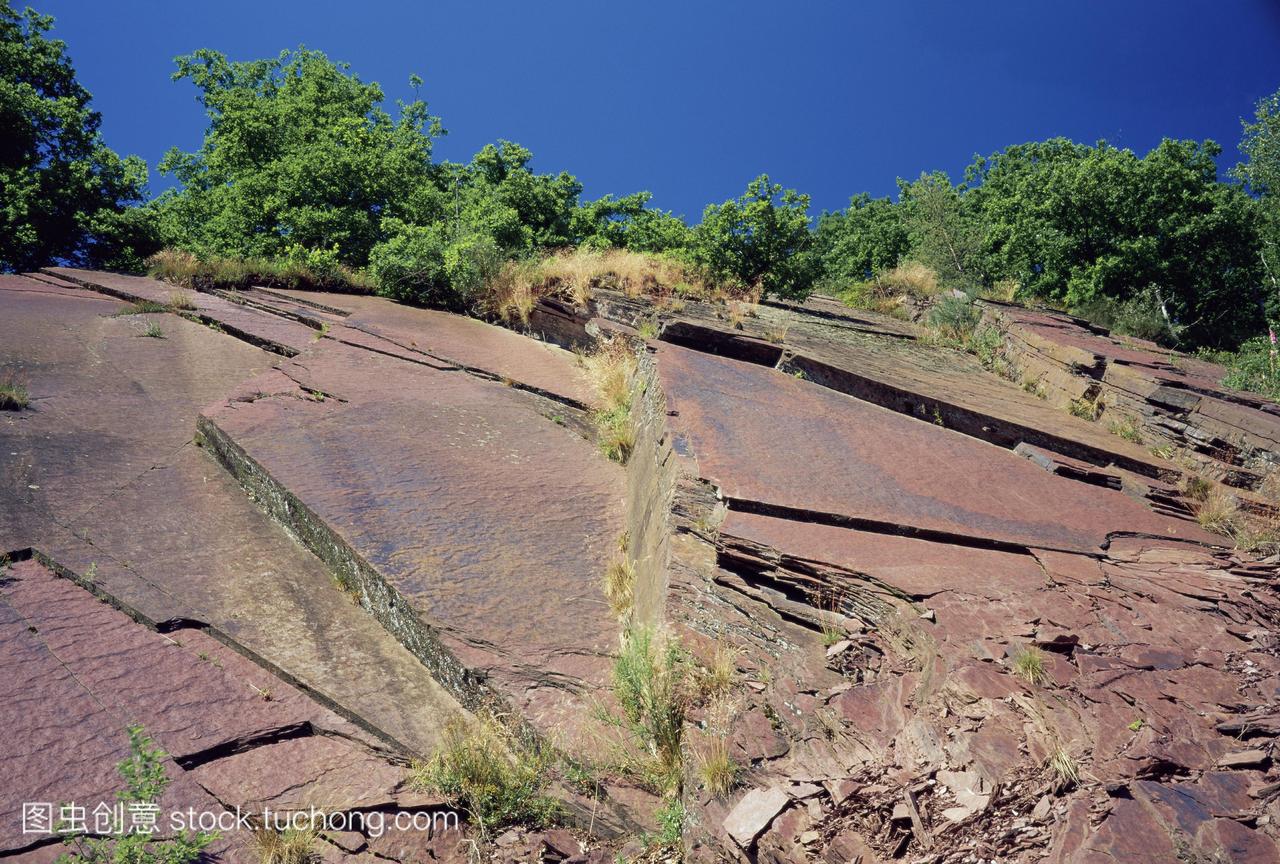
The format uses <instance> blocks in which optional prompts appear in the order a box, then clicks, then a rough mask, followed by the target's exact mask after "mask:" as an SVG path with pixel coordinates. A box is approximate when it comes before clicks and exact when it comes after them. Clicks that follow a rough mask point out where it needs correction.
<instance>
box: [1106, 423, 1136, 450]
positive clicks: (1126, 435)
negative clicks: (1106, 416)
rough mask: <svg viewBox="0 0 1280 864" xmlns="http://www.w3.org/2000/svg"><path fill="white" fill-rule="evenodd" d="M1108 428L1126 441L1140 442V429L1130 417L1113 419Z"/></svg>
mask: <svg viewBox="0 0 1280 864" xmlns="http://www.w3.org/2000/svg"><path fill="white" fill-rule="evenodd" d="M1109 428H1110V430H1111V434H1112V435H1118V436H1119V437H1121V438H1123V439H1124V440H1126V441H1132V442H1133V443H1134V444H1141V443H1142V430H1141V429H1140V428H1138V424H1137V423H1135V422H1134V421H1133V419H1132V418H1131V417H1125V418H1124V419H1123V420H1116V421H1113V422H1112V423H1111V426H1110V427H1109Z"/></svg>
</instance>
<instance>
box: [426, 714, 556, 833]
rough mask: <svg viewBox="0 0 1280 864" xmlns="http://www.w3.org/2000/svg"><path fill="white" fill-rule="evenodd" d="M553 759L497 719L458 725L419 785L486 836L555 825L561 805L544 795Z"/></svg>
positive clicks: (481, 718)
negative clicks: (497, 831) (509, 828)
mask: <svg viewBox="0 0 1280 864" xmlns="http://www.w3.org/2000/svg"><path fill="white" fill-rule="evenodd" d="M553 761H554V760H553V758H552V756H551V754H550V752H549V751H547V750H545V749H544V748H542V747H540V746H538V745H536V744H531V743H529V742H527V741H524V740H521V738H520V737H519V736H518V735H515V734H513V733H512V732H511V731H510V730H508V729H507V728H506V727H504V726H503V725H502V724H501V723H499V722H498V720H497V719H495V718H493V717H489V716H477V718H476V719H475V720H474V721H473V722H470V723H468V722H466V721H462V720H454V721H452V722H450V723H449V724H448V725H447V726H445V729H444V734H443V740H442V742H441V744H440V747H439V749H437V751H436V753H435V755H434V756H433V757H432V759H431V761H430V762H428V763H426V764H425V765H419V766H417V767H416V768H415V770H414V774H413V783H414V785H416V786H418V787H420V788H423V789H427V790H430V791H435V792H438V793H439V794H441V795H444V796H445V797H446V798H448V799H449V801H450V802H451V803H452V804H453V805H454V806H457V807H461V808H462V809H463V810H465V811H466V813H467V815H468V817H469V818H470V820H471V821H472V823H473V824H475V825H476V826H477V827H478V828H479V829H480V831H481V832H482V833H483V834H488V833H490V832H492V831H494V830H495V829H497V828H502V827H504V826H507V825H515V824H519V825H521V826H525V827H541V826H544V825H547V824H549V823H550V822H552V821H553V820H554V819H555V817H556V816H557V815H558V813H559V810H560V808H559V805H558V804H557V803H556V802H555V801H554V800H552V799H550V798H548V797H546V796H545V795H544V794H543V790H544V789H545V788H546V784H547V781H548V771H549V769H550V767H551V765H552V762H553Z"/></svg>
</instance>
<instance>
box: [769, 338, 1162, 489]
mask: <svg viewBox="0 0 1280 864" xmlns="http://www.w3.org/2000/svg"><path fill="white" fill-rule="evenodd" d="M787 347H788V349H790V350H792V351H793V352H794V353H795V355H796V356H795V359H793V361H792V363H793V365H796V366H798V367H799V368H802V369H804V370H805V371H806V373H807V374H808V375H809V377H810V378H811V379H812V380H814V381H818V382H820V383H823V384H825V385H826V386H831V387H834V388H836V389H838V390H841V392H845V393H849V394H851V395H854V396H857V397H859V398H864V399H868V400H869V401H872V402H875V403H876V404H880V405H883V406H885V407H890V408H893V409H894V410H896V411H899V412H901V413H906V414H914V415H915V416H917V417H922V418H924V419H926V420H933V419H934V410H935V409H937V411H938V415H937V416H939V417H941V421H942V423H943V424H944V425H946V426H947V427H948V428H954V429H958V430H959V431H962V432H965V433H966V434H969V435H972V436H974V437H976V438H980V439H982V440H986V441H990V442H992V443H995V444H998V445H1000V446H1002V447H1006V448H1010V449H1012V448H1013V447H1014V446H1016V445H1017V444H1018V443H1019V442H1027V443H1029V444H1031V445H1035V446H1039V447H1043V448H1046V449H1049V450H1052V451H1054V452H1056V453H1060V454H1063V455H1064V456H1067V457H1074V458H1082V459H1088V460H1089V461H1090V462H1091V463H1095V464H1101V465H1108V464H1116V465H1120V466H1122V467H1126V468H1128V469H1129V470H1133V471H1136V472H1138V473H1140V474H1142V475H1143V476H1146V477H1158V476H1160V475H1161V474H1162V473H1168V471H1169V466H1168V463H1165V462H1161V461H1160V460H1157V459H1155V458H1154V457H1152V456H1151V454H1150V452H1149V451H1147V450H1146V449H1145V448H1143V447H1141V446H1139V445H1137V444H1134V443H1132V442H1129V441H1126V440H1124V439H1123V438H1120V437H1118V436H1116V435H1112V434H1111V433H1110V432H1108V431H1107V428H1106V426H1105V425H1104V424H1098V423H1090V422H1088V421H1087V420H1083V419H1081V418H1078V417H1073V416H1072V415H1070V414H1068V413H1067V412H1065V411H1063V410H1061V409H1060V408H1055V407H1053V406H1051V405H1050V404H1049V403H1048V402H1046V401H1044V400H1043V399H1040V398H1039V397H1037V396H1036V395H1035V394H1033V393H1029V392H1027V391H1026V390H1024V389H1023V388H1022V387H1020V386H1018V385H1017V384H1016V383H1014V382H1011V381H1006V380H1005V379H1003V378H1001V377H999V376H997V375H993V374H991V373H989V372H987V371H986V370H985V369H983V368H982V366H981V365H980V364H979V363H978V361H977V360H976V359H975V358H973V357H970V356H969V355H966V354H963V353H961V352H957V351H950V350H947V349H945V348H939V347H934V346H930V345H922V344H919V343H916V342H906V341H903V340H900V339H886V338H883V337H868V336H858V335H856V334H855V335H848V334H840V335H838V336H837V335H833V334H830V333H826V332H823V331H821V330H812V329H800V328H796V330H795V332H794V333H792V332H790V331H789V332H788V336H787Z"/></svg>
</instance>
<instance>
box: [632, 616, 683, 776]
mask: <svg viewBox="0 0 1280 864" xmlns="http://www.w3.org/2000/svg"><path fill="white" fill-rule="evenodd" d="M686 677H687V664H686V663H685V658H684V652H683V651H682V650H681V649H680V646H679V645H678V644H677V643H676V642H675V641H674V640H672V639H669V638H667V637H666V636H664V635H662V634H656V633H655V632H654V631H653V630H652V629H651V628H649V627H645V626H636V627H632V628H630V629H628V630H627V631H626V632H625V633H624V634H623V638H622V649H621V650H620V651H619V653H618V659H617V660H616V661H615V663H614V667H613V690H614V695H615V696H616V697H617V699H618V703H619V705H620V706H621V707H622V713H623V717H624V718H625V721H626V725H627V727H628V728H629V729H630V730H631V732H632V734H633V736H634V737H635V739H636V743H637V744H638V745H639V746H640V747H641V748H642V749H643V750H644V751H645V752H646V753H647V755H648V756H649V757H650V758H649V764H648V765H646V766H645V770H644V771H643V773H644V774H645V775H646V776H645V779H646V780H647V781H648V782H650V783H651V784H652V785H653V786H655V787H656V788H658V789H659V791H662V792H669V791H671V790H672V789H675V788H678V787H679V784H680V779H681V774H682V753H681V749H680V743H681V737H682V735H683V730H684V716H685V708H686V706H687V703H688V701H689V693H688V688H687V686H686V685H687V682H686Z"/></svg>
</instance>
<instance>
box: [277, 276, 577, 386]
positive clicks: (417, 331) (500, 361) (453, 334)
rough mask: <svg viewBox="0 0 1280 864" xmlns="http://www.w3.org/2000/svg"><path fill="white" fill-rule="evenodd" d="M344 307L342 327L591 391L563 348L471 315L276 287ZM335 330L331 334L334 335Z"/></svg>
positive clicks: (489, 369) (466, 363)
mask: <svg viewBox="0 0 1280 864" xmlns="http://www.w3.org/2000/svg"><path fill="white" fill-rule="evenodd" d="M278 293H284V294H286V296H289V297H294V298H298V299H302V300H310V301H312V302H318V303H322V304H324V305H331V306H334V307H336V308H340V309H343V310H344V311H347V312H349V313H350V314H349V316H348V317H347V318H346V319H345V321H344V322H343V323H344V324H345V325H346V327H348V328H352V329H356V330H362V331H364V332H365V333H368V334H370V335H373V336H376V337H380V338H382V339H385V340H387V341H389V342H392V343H394V344H395V345H397V346H399V347H400V348H402V349H410V350H412V351H415V352H419V353H422V354H427V355H430V356H431V357H433V358H436V359H437V360H442V361H445V362H447V363H449V364H452V365H458V366H463V367H466V368H470V369H478V370H481V371H483V372H486V373H489V374H491V375H495V376H497V377H499V378H506V379H509V380H511V381H518V382H519V383H521V384H524V385H526V386H528V387H531V388H533V389H535V390H540V391H543V392H545V393H549V394H552V395H554V396H556V397H559V398H562V399H568V400H571V401H573V402H577V403H581V404H590V403H592V402H594V400H595V396H594V394H593V393H592V391H591V388H590V386H589V385H588V384H587V382H586V380H585V379H584V378H583V375H582V373H581V371H580V370H579V369H578V367H577V364H576V363H575V360H574V357H573V354H572V353H570V352H569V351H565V350H564V349H563V348H557V347H556V346H554V345H548V344H545V343H543V342H539V341H538V340H536V339H531V338H530V337H528V336H522V335H520V334H519V333H515V332H513V331H511V330H507V329H506V328H503V327H497V326H494V325H492V324H486V323H485V322H483V321H477V320H476V319H474V318H466V317H463V316H461V315H451V314H449V313H447V312H440V311H436V310H433V309H419V308H417V307H414V306H405V305H403V304H400V303H394V302H392V301H390V300H387V299H386V298H383V297H365V296H357V295H334V294H323V293H318V292H312V291H289V292H278ZM335 335H336V334H335Z"/></svg>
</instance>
